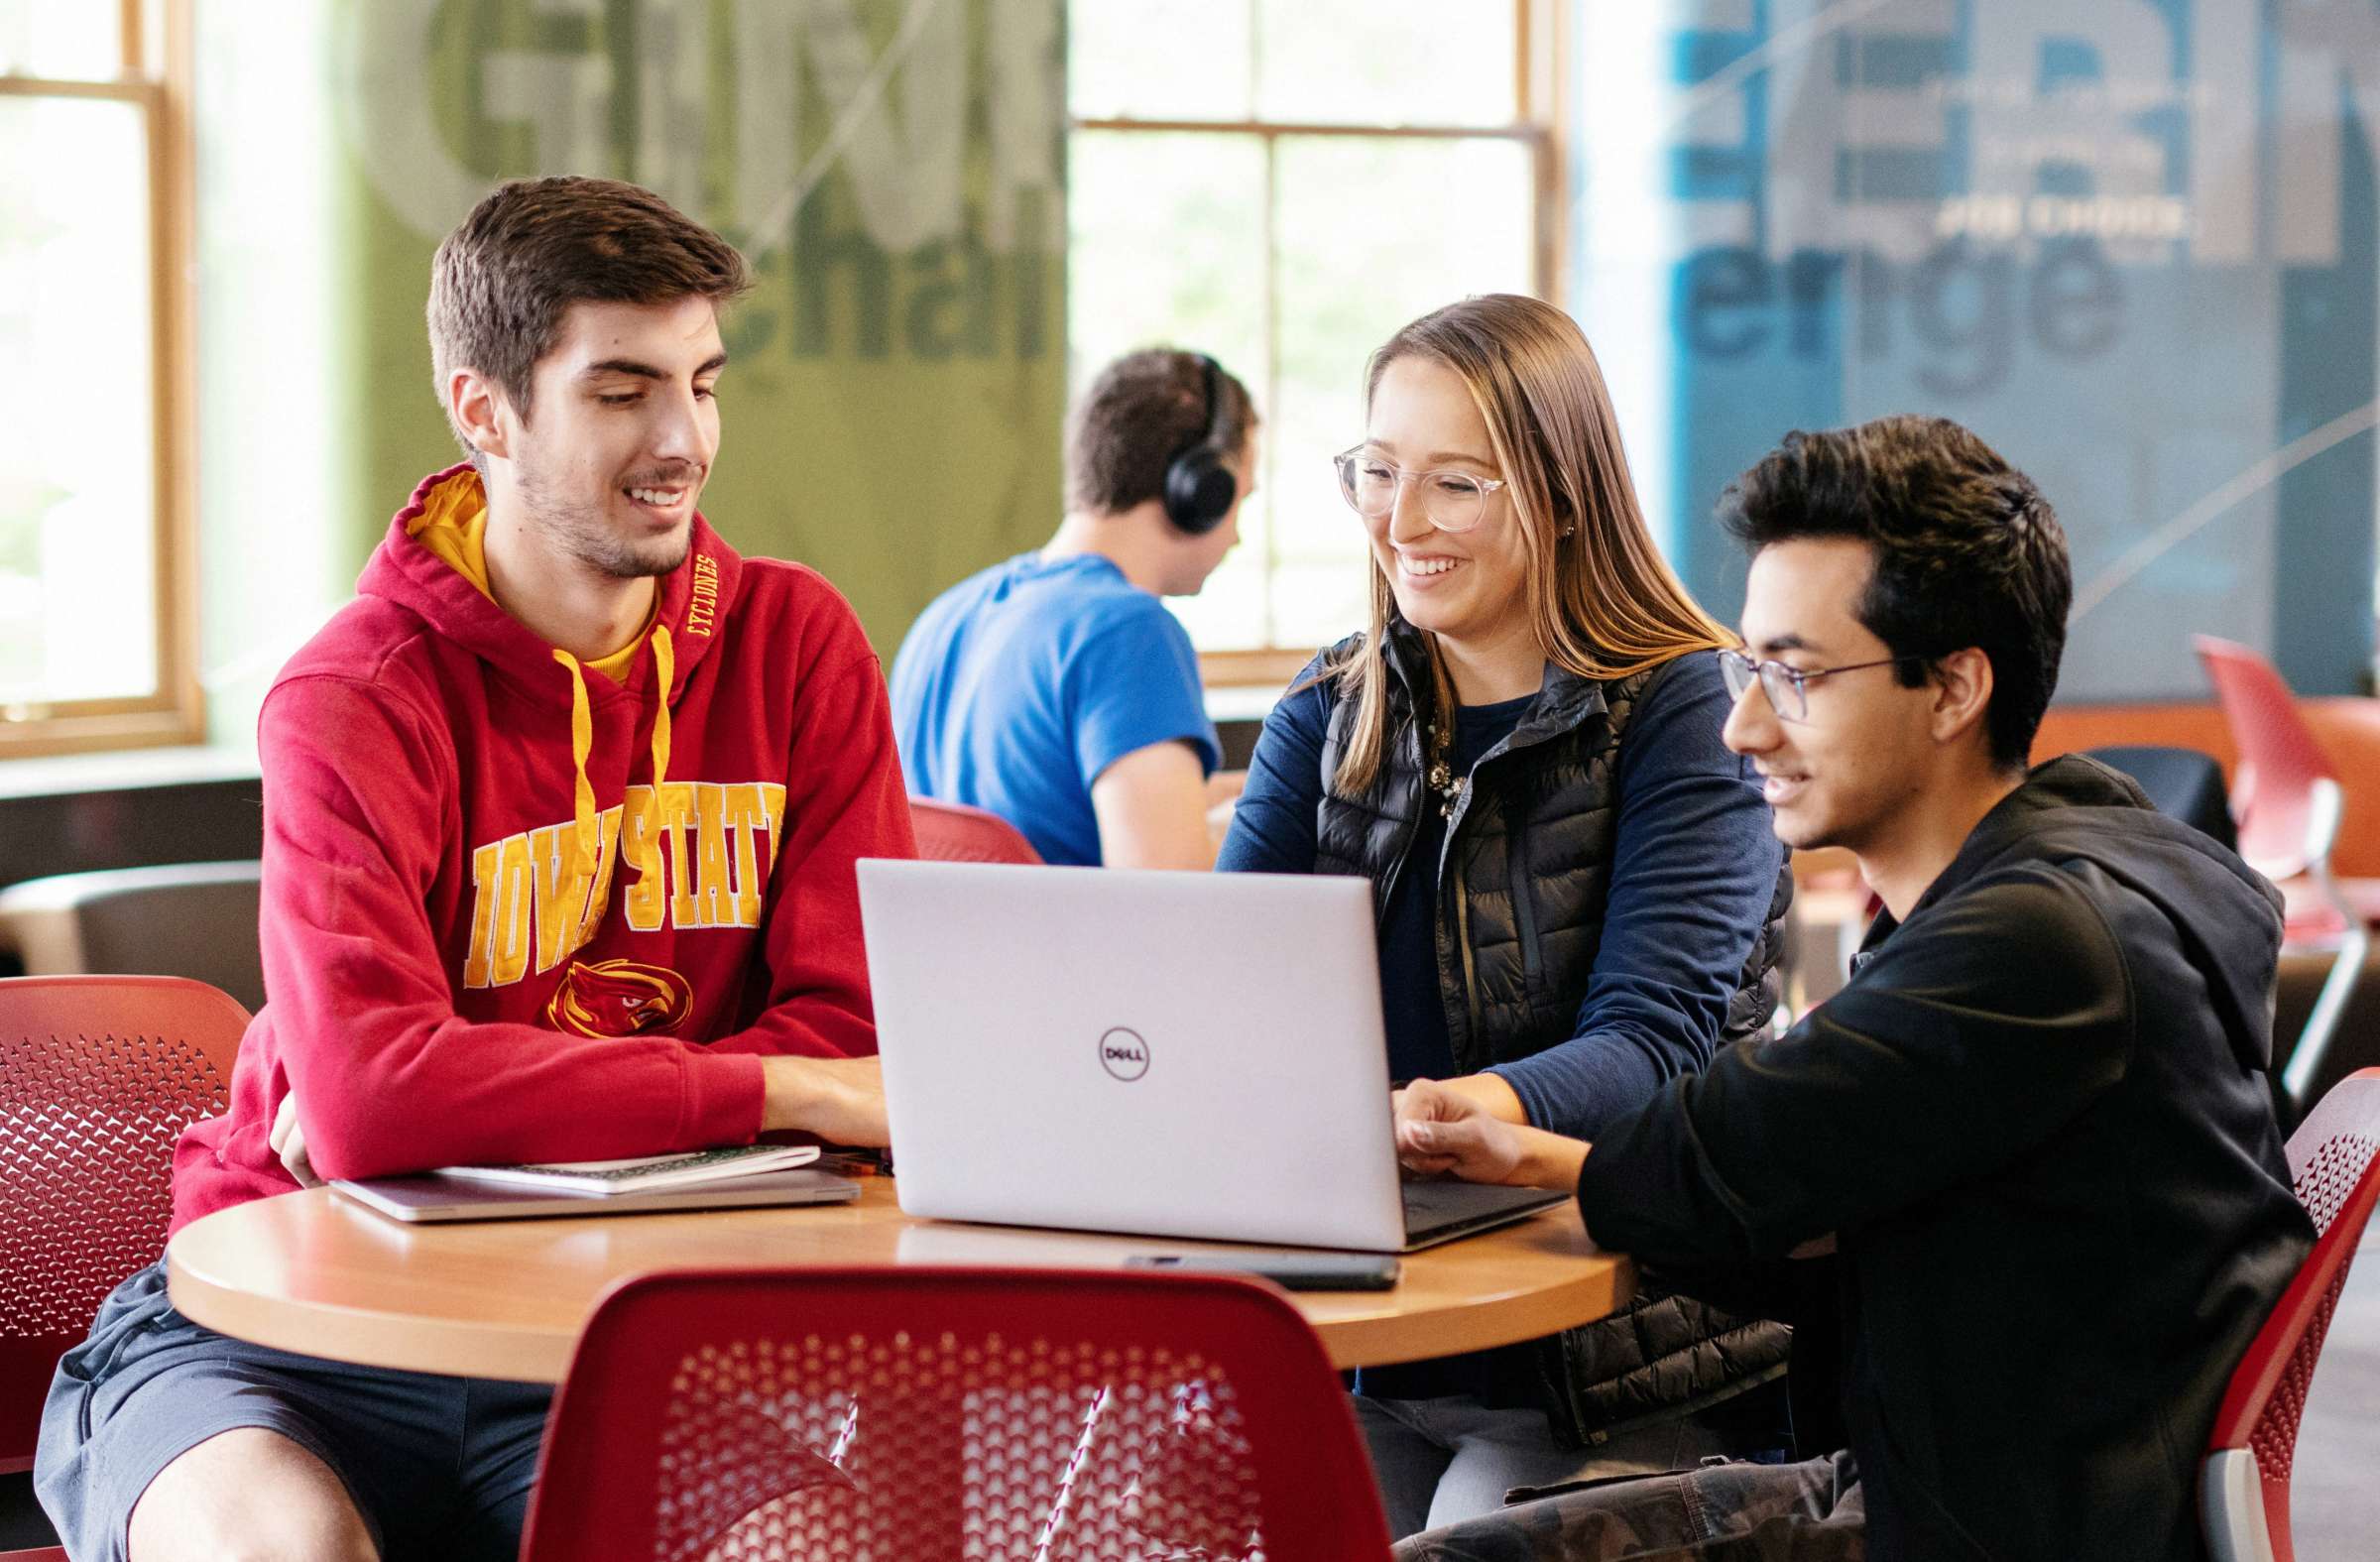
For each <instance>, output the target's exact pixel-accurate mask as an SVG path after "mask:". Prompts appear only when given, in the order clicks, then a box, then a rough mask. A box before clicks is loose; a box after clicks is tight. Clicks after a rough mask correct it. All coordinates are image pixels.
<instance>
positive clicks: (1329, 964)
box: [859, 860, 1404, 1252]
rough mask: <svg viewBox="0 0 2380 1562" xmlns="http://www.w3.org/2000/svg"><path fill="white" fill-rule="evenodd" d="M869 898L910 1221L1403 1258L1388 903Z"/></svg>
mask: <svg viewBox="0 0 2380 1562" xmlns="http://www.w3.org/2000/svg"><path fill="white" fill-rule="evenodd" d="M859 878H860V903H861V911H862V916H863V920H864V921H865V924H866V931H867V940H868V966H869V976H870V980H871V984H872V986H873V988H874V993H875V1003H876V1018H877V1028H878V1035H879V1045H880V1047H881V1048H882V1050H883V1053H884V1069H885V1097H886V1105H887V1107H888V1109H889V1112H890V1115H891V1118H892V1153H893V1163H894V1167H895V1170H896V1177H895V1186H896V1187H897V1188H898V1190H899V1194H900V1203H901V1208H902V1209H903V1210H906V1211H907V1212H908V1213H910V1214H913V1215H931V1216H939V1217H943V1218H946V1219H955V1220H978V1221H999V1222H1007V1223H1012V1224H1017V1225H1031V1226H1059V1227H1068V1228H1074V1229H1081V1230H1090V1231H1119V1232H1141V1233H1147V1234H1150V1235H1156V1236H1175V1237H1203V1238H1213V1239H1220V1240H1227V1241H1239V1242H1272V1243H1298V1244H1310V1245H1313V1246H1318V1247H1337V1248H1364V1249H1370V1250H1373V1251H1378V1252H1394V1251H1396V1250H1397V1249H1398V1248H1400V1247H1401V1246H1402V1245H1403V1243H1404V1222H1403V1214H1402V1201H1401V1199H1400V1197H1399V1194H1398V1189H1397V1176H1396V1162H1395V1156H1394V1153H1393V1151H1392V1148H1391V1144H1390V1132H1389V1107H1388V1064H1387V1048H1386V1044H1385V1042H1384V1040H1383V1038H1382V1031H1381V1024H1380V1003H1379V978H1378V968H1377V965H1376V956H1375V954H1374V952H1373V941H1372V940H1373V933H1372V925H1371V887H1370V885H1369V883H1368V881H1366V880H1363V879H1354V878H1324V877H1307V876H1281V875H1264V874H1195V873H1157V872H1133V871H1129V870H1119V869H1097V868H1021V867H1007V866H989V865H983V864H972V863H923V862H892V861H880V860H869V861H864V862H862V863H861V864H860V865H859Z"/></svg>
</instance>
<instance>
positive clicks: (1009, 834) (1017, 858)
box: [909, 796, 1041, 866]
mask: <svg viewBox="0 0 2380 1562" xmlns="http://www.w3.org/2000/svg"><path fill="white" fill-rule="evenodd" d="M909 817H910V818H911V819H912V820H914V821H915V822H916V826H917V855H918V856H920V857H922V858H924V859H926V860H927V861H928V862H941V863H1023V864H1028V865H1033V866H1038V865H1039V863H1040V861H1041V854H1040V853H1039V852H1036V851H1034V850H1033V843H1032V842H1030V841H1028V840H1026V839H1025V838H1024V836H1023V834H1022V833H1021V832H1019V831H1018V830H1017V828H1016V826H1014V825H1013V824H1011V823H1010V822H1009V821H1008V820H1006V819H1004V818H1002V817H1001V816H1000V815H999V814H997V813H990V812H987V811H986V810H984V809H982V808H971V807H969V806H968V805H967V804H965V803H963V802H936V801H934V800H933V799H932V798H930V797H918V796H911V797H910V798H909Z"/></svg>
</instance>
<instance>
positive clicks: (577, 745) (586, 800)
mask: <svg viewBox="0 0 2380 1562" xmlns="http://www.w3.org/2000/svg"><path fill="white" fill-rule="evenodd" d="M553 660H554V661H558V662H560V663H561V664H562V665H563V667H564V668H566V669H567V670H568V671H569V673H570V763H571V766H572V768H573V769H574V770H575V771H576V772H577V775H578V789H577V808H576V810H575V818H576V823H577V826H578V831H577V833H578V852H577V859H578V864H577V867H578V871H577V875H576V877H577V881H578V883H580V884H585V883H586V882H587V881H589V880H591V879H593V878H594V877H595V859H596V857H597V856H598V855H599V854H600V848H601V846H602V844H603V825H602V823H601V822H600V821H599V820H598V818H597V817H596V813H595V783H594V782H593V781H588V780H587V756H588V755H589V754H590V753H592V752H593V751H594V748H595V718H594V716H593V715H592V714H590V713H589V712H588V710H587V675H586V673H585V672H584V671H582V670H581V669H580V667H579V664H578V659H577V658H576V657H573V656H572V655H570V653H568V652H567V651H562V650H559V649H557V650H555V652H554V654H553Z"/></svg>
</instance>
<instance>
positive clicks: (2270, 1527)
mask: <svg viewBox="0 0 2380 1562" xmlns="http://www.w3.org/2000/svg"><path fill="white" fill-rule="evenodd" d="M2376 1152H2380V1068H2367V1069H2362V1070H2359V1071H2358V1072H2356V1073H2353V1074H2349V1075H2348V1076H2347V1077H2346V1078H2344V1079H2342V1080H2340V1081H2339V1082H2338V1083H2337V1084H2335V1085H2333V1086H2331V1087H2330V1089H2329V1092H2328V1093H2327V1094H2325V1095H2324V1096H2323V1097H2322V1099H2321V1102H2320V1103H2319V1104H2317V1105H2316V1107H2315V1109H2314V1111H2313V1113H2312V1114H2311V1115H2310V1116H2309V1117H2308V1118H2307V1119H2306V1121H2305V1123H2303V1124H2302V1125H2300V1126H2299V1129H2298V1131H2297V1132H2296V1133H2295V1134H2292V1135H2291V1136H2290V1137H2289V1174H2290V1177H2291V1179H2292V1180H2293V1181H2294V1182H2295V1183H2296V1184H2297V1190H2298V1199H2299V1202H2301V1203H2303V1204H2304V1205H2305V1206H2306V1212H2307V1214H2309V1215H2311V1216H2313V1217H2314V1227H2315V1230H2316V1231H2317V1232H2318V1233H2319V1234H2320V1236H2319V1238H2318V1240H2317V1241H2316V1243H2315V1245H2314V1251H2313V1252H2312V1253H2310V1254H2308V1255H2307V1256H2306V1262H2304V1263H2303V1264H2301V1265H2300V1266H2299V1269H2298V1274H2297V1278H2295V1279H2294V1280H2292V1281H2290V1284H2289V1289H2287V1290H2286V1291H2283V1292H2282V1293H2281V1300H2280V1302H2279V1303H2278V1304H2277V1305H2276V1306H2275V1307H2274V1308H2273V1314H2272V1316H2271V1317H2270V1318H2269V1319H2267V1320H2266V1321H2265V1325H2264V1327H2263V1328H2262V1329H2260V1330H2258V1331H2257V1334H2256V1340H2255V1343H2254V1344H2252V1345H2250V1346H2249V1347H2248V1353H2247V1355H2246V1356H2244V1357H2242V1358H2241V1359H2240V1363H2239V1366H2238V1368H2237V1369H2236V1370H2234V1371H2233V1373H2232V1375H2231V1386H2230V1388H2229V1390H2228V1391H2227V1392H2225V1393H2224V1395H2223V1403H2222V1408H2221V1409H2220V1410H2218V1411H2217V1412H2216V1414H2215V1422H2214V1433H2213V1436H2212V1437H2211V1438H2209V1439H2208V1442H2207V1452H2206V1460H2205V1464H2204V1466H2203V1468H2202V1470H2201V1478H2200V1486H2199V1508H2200V1513H2201V1517H2202V1519H2203V1521H2204V1524H2205V1529H2206V1544H2207V1549H2208V1550H2209V1551H2211V1552H2212V1553H2213V1556H2214V1562H2293V1559H2294V1557H2295V1556H2296V1551H2295V1548H2294V1547H2293V1546H2292V1544H2291V1542H2290V1527H2289V1473H2290V1464H2291V1457H2292V1455H2293V1454H2294V1453H2295V1452H2296V1449H2297V1442H2298V1420H2299V1417H2300V1416H2301V1415H2302V1414H2303V1413H2304V1411H2305V1409H2306V1390H2307V1387H2308V1385H2309V1384H2311V1383H2312V1382H2314V1370H2315V1364H2316V1362H2317V1361H2318V1360H2319V1359H2320V1358H2321V1353H2322V1341H2323V1339H2324V1337H2325V1336H2326V1335H2327V1334H2328V1332H2329V1328H2330V1315H2331V1313H2332V1312H2333V1311H2334V1310H2335V1309H2336V1308H2337V1305H2338V1296H2339V1292H2340V1291H2341V1290H2343V1289H2344V1288H2345V1286H2346V1283H2347V1267H2348V1265H2349V1264H2351V1263H2352V1262H2354V1260H2355V1248H2356V1245H2357V1243H2359V1242H2360V1241H2361V1240H2362V1237H2363V1232H2364V1228H2365V1226H2366V1225H2367V1224H2368V1223H2369V1222H2370V1220H2371V1216H2372V1205H2373V1203H2374V1201H2375V1200H2380V1153H2376Z"/></svg>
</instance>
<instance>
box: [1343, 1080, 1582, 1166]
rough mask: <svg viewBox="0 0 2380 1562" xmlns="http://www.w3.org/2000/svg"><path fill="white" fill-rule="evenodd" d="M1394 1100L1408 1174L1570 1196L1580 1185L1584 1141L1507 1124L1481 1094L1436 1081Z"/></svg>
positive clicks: (1414, 1085)
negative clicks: (1445, 1176)
mask: <svg viewBox="0 0 2380 1562" xmlns="http://www.w3.org/2000/svg"><path fill="white" fill-rule="evenodd" d="M1389 1099H1390V1104H1391V1107H1392V1109H1393V1111H1394V1113H1395V1119H1396V1154H1397V1159H1398V1160H1400V1161H1402V1162H1403V1163H1404V1166H1405V1168H1406V1169H1407V1170H1408V1171H1416V1172H1421V1173H1423V1174H1424V1175H1429V1176H1437V1175H1442V1174H1452V1175H1454V1176H1457V1177H1460V1178H1462V1179H1463V1180H1464V1181H1466V1182H1501V1183H1508V1184H1510V1185H1512V1186H1514V1187H1533V1188H1559V1189H1563V1190H1565V1191H1567V1190H1569V1189H1571V1188H1575V1187H1577V1186H1578V1185H1579V1167H1580V1166H1581V1165H1582V1164H1583V1163H1584V1162H1585V1161H1586V1159H1587V1144H1586V1142H1585V1141H1582V1140H1575V1139H1565V1138H1563V1137H1562V1136H1561V1135H1559V1134H1548V1133H1546V1132H1545V1131H1544V1130H1543V1129H1535V1128H1529V1127H1526V1126H1524V1125H1521V1124H1517V1123H1507V1122H1505V1121H1503V1120H1502V1119H1501V1118H1499V1117H1497V1116H1496V1115H1495V1114H1494V1113H1493V1112H1491V1111H1490V1110H1489V1109H1488V1107H1487V1105H1486V1104H1484V1103H1483V1102H1482V1101H1481V1100H1480V1099H1479V1098H1478V1097H1477V1096H1476V1095H1474V1094H1471V1093H1468V1092H1464V1091H1460V1090H1454V1089H1450V1088H1449V1087H1448V1086H1447V1085H1445V1084H1442V1083H1440V1082H1438V1081H1436V1080H1430V1079H1416V1080H1414V1081H1412V1082H1411V1083H1410V1084H1408V1085H1406V1086H1405V1088H1404V1089H1402V1090H1399V1091H1397V1092H1396V1093H1395V1094H1394V1095H1393V1096H1391V1097H1390V1098H1389Z"/></svg>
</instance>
